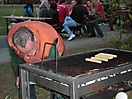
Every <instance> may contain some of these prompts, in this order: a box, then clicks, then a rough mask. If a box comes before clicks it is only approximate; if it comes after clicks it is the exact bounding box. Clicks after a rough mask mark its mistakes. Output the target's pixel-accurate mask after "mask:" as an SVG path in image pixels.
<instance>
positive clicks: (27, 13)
mask: <svg viewBox="0 0 132 99" xmlns="http://www.w3.org/2000/svg"><path fill="white" fill-rule="evenodd" d="M23 12H24V15H23V16H24V17H34V14H33V4H31V3H27V4H26V5H25V6H24V8H23Z"/></svg>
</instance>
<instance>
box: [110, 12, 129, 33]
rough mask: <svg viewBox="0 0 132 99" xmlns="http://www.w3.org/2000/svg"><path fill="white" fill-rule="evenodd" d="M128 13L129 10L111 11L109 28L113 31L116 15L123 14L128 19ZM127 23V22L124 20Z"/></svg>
mask: <svg viewBox="0 0 132 99" xmlns="http://www.w3.org/2000/svg"><path fill="white" fill-rule="evenodd" d="M129 14H130V10H116V11H112V12H111V13H110V30H111V31H113V23H114V19H115V16H116V15H125V16H126V20H127V21H128V20H129ZM126 24H127V22H126ZM127 28H129V26H127Z"/></svg>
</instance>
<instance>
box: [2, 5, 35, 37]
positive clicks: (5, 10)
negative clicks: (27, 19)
mask: <svg viewBox="0 0 132 99" xmlns="http://www.w3.org/2000/svg"><path fill="white" fill-rule="evenodd" d="M22 9H23V5H22V6H0V36H1V35H7V34H6V20H5V18H2V16H10V15H11V14H12V12H13V11H14V10H15V14H14V15H16V16H23V11H22ZM34 9H35V6H34ZM34 11H35V10H34Z"/></svg>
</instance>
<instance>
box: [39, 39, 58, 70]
mask: <svg viewBox="0 0 132 99" xmlns="http://www.w3.org/2000/svg"><path fill="white" fill-rule="evenodd" d="M57 41H58V38H57V39H56V42H57ZM46 45H53V46H54V48H55V50H54V51H55V63H56V72H57V65H58V64H57V52H56V44H55V43H50V42H46V43H45V44H44V48H43V53H42V62H41V67H42V66H43V64H44V61H43V60H44V53H45V50H46Z"/></svg>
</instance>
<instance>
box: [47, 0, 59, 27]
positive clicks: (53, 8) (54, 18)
mask: <svg viewBox="0 0 132 99" xmlns="http://www.w3.org/2000/svg"><path fill="white" fill-rule="evenodd" d="M49 16H50V18H51V20H49V22H48V23H49V24H50V25H52V26H58V25H59V16H58V11H57V3H56V2H55V1H51V3H50V9H49Z"/></svg>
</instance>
